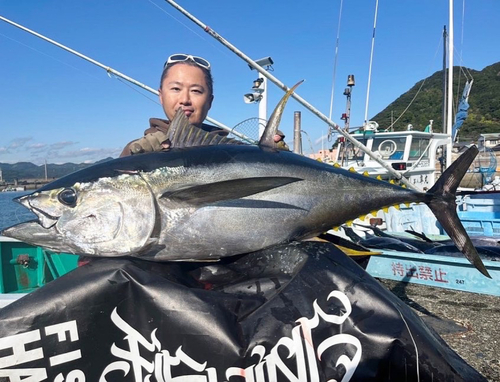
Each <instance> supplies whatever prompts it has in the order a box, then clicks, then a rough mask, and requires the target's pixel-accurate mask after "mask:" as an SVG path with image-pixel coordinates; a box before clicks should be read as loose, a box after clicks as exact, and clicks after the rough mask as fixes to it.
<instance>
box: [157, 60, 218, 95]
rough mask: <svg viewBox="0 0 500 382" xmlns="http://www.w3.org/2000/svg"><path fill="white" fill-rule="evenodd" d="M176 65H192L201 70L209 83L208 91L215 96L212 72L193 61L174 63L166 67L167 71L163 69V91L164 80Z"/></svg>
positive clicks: (161, 80) (161, 81) (161, 82)
mask: <svg viewBox="0 0 500 382" xmlns="http://www.w3.org/2000/svg"><path fill="white" fill-rule="evenodd" d="M174 65H191V66H196V67H197V68H200V70H201V71H202V72H203V74H204V75H205V81H206V83H207V86H208V91H209V93H210V95H213V94H214V80H213V78H212V73H211V72H210V70H208V69H205V68H203V67H202V66H200V65H198V64H197V63H196V62H194V61H191V60H186V61H180V62H172V63H170V64H168V65H166V66H165V69H163V73H162V74H161V78H160V89H161V85H162V84H163V80H164V79H165V77H166V76H167V73H168V71H169V69H170V68H171V67H172V66H174Z"/></svg>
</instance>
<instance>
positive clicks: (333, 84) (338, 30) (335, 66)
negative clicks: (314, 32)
mask: <svg viewBox="0 0 500 382" xmlns="http://www.w3.org/2000/svg"><path fill="white" fill-rule="evenodd" d="M343 3H344V0H340V11H339V25H338V27H337V40H336V43H335V59H334V63H333V76H332V77H333V78H332V94H331V96H330V114H329V115H328V118H330V119H332V112H333V99H334V96H335V78H336V77H337V58H338V55H339V41H340V21H341V20H342V4H343Z"/></svg>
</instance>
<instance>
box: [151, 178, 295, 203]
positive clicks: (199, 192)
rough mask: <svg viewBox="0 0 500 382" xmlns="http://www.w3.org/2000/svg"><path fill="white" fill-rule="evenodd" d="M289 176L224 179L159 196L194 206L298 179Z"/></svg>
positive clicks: (237, 197)
mask: <svg viewBox="0 0 500 382" xmlns="http://www.w3.org/2000/svg"><path fill="white" fill-rule="evenodd" d="M300 180H302V179H299V178H291V177H261V178H244V179H234V180H224V181H221V182H214V183H208V184H198V185H194V186H189V187H184V188H181V189H176V190H169V191H167V192H165V193H163V195H162V196H161V197H162V198H166V199H169V200H170V201H172V202H174V203H187V204H191V205H195V206H201V205H204V204H209V203H215V202H219V201H223V200H232V199H239V198H244V197H246V196H250V195H254V194H257V193H259V192H263V191H269V190H272V189H273V188H277V187H281V186H284V185H286V184H289V183H294V182H297V181H300Z"/></svg>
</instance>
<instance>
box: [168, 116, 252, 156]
mask: <svg viewBox="0 0 500 382" xmlns="http://www.w3.org/2000/svg"><path fill="white" fill-rule="evenodd" d="M167 136H168V140H169V141H170V146H171V147H192V146H210V145H241V144H244V143H243V142H241V141H239V140H237V139H233V138H229V137H227V132H225V131H223V130H220V129H215V128H214V130H205V129H203V128H201V127H198V126H195V125H192V124H190V123H189V119H188V118H187V117H186V115H185V114H184V112H183V111H182V109H181V108H179V109H177V111H176V113H175V116H174V118H173V119H172V121H171V122H170V126H169V129H168V132H167Z"/></svg>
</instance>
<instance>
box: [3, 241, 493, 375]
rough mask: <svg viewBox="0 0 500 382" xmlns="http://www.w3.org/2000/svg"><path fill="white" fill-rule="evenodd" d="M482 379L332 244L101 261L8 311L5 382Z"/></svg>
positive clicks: (17, 303)
mask: <svg viewBox="0 0 500 382" xmlns="http://www.w3.org/2000/svg"><path fill="white" fill-rule="evenodd" d="M401 376H405V380H406V381H418V380H420V381H426V380H434V381H441V380H454V381H481V380H485V379H484V378H483V377H482V376H481V375H480V374H479V373H477V372H476V371H475V370H474V369H473V368H471V367H470V366H469V365H467V364H466V363H465V362H464V361H463V360H462V359H461V358H460V357H459V356H458V355H457V354H456V353H454V352H453V351H452V350H451V349H450V348H449V347H448V346H447V345H446V343H445V342H444V341H443V340H442V339H441V338H440V337H439V336H438V335H437V334H435V333H434V332H433V331H432V330H431V329H429V328H427V327H426V326H425V324H423V323H422V321H421V320H420V318H418V317H417V316H416V315H415V314H413V312H412V311H411V310H410V309H409V308H408V307H407V306H406V305H405V304H403V303H402V302H401V301H400V300H399V299H397V298H396V297H395V296H393V295H392V294H391V293H390V292H389V291H387V290H386V289H385V288H383V287H382V286H381V285H380V284H379V283H378V282H377V281H376V280H375V279H373V278H372V277H371V276H369V275H368V274H367V273H366V272H365V271H364V270H363V269H361V268H360V267H359V266H358V265H357V264H356V263H354V262H353V261H352V260H351V259H349V258H348V257H347V256H345V255H344V254H343V253H342V252H340V251H338V250H337V249H336V248H335V247H334V246H333V245H331V244H328V243H319V242H304V243H292V244H288V245H283V246H281V247H275V248H273V249H269V250H264V251H260V252H257V253H253V254H248V255H243V256H238V257H232V258H226V259H224V260H222V261H220V262H218V263H210V264H208V265H207V263H163V264H162V263H151V262H147V261H142V260H137V259H102V260H101V259H98V260H95V261H93V262H91V263H89V264H87V265H86V266H83V267H80V268H78V269H76V270H75V271H73V272H71V273H69V274H67V275H65V276H64V277H62V278H59V279H57V280H55V281H53V282H51V283H49V284H47V285H45V286H44V287H42V288H40V289H39V290H37V291H35V292H33V293H31V294H29V295H27V296H26V297H24V298H22V299H20V300H18V301H16V302H14V303H13V304H11V305H9V306H7V307H5V308H3V309H1V310H0V381H9V382H11V381H12V382H39V381H54V382H85V381H91V382H106V381H107V382H116V381H130V382H132V381H133V382H139V381H140V382H143V381H150V382H153V381H157V382H167V381H179V382H180V381H194V382H218V381H228V382H268V381H269V382H270V381H295V382H298V381H300V382H303V381H339V382H340V381H361V380H363V381H365V380H371V381H387V380H401V379H400V377H401Z"/></svg>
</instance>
